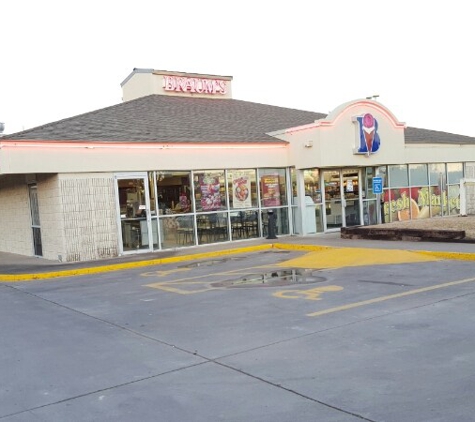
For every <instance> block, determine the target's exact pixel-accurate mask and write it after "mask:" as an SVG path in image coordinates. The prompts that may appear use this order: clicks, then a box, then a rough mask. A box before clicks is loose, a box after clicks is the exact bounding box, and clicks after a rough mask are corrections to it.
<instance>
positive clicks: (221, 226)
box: [197, 214, 228, 244]
mask: <svg viewBox="0 0 475 422" xmlns="http://www.w3.org/2000/svg"><path fill="white" fill-rule="evenodd" d="M197 221H198V236H199V238H198V240H199V243H200V244H203V243H214V242H221V241H225V240H228V224H227V221H226V218H225V216H222V215H220V214H206V215H201V216H199V217H198V220H197Z"/></svg>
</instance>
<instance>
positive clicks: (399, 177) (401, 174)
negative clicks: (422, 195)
mask: <svg viewBox="0 0 475 422" xmlns="http://www.w3.org/2000/svg"><path fill="white" fill-rule="evenodd" d="M388 171H389V186H390V187H391V188H396V187H407V186H409V180H408V178H407V166H406V165H405V164H403V165H400V166H388Z"/></svg>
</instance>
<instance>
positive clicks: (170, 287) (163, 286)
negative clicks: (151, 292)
mask: <svg viewBox="0 0 475 422" xmlns="http://www.w3.org/2000/svg"><path fill="white" fill-rule="evenodd" d="M174 286H178V287H174ZM179 286H183V287H186V286H192V287H194V286H203V288H198V289H194V290H193V289H192V290H190V289H188V290H186V289H184V288H182V289H180V288H179ZM147 287H151V288H153V289H159V290H163V291H165V292H169V293H176V294H179V295H193V294H196V293H204V292H208V291H210V290H220V289H222V287H212V286H211V283H210V282H206V281H190V282H184V281H183V282H178V283H175V282H173V283H167V282H161V283H153V284H147Z"/></svg>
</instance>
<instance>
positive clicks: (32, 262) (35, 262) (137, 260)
mask: <svg viewBox="0 0 475 422" xmlns="http://www.w3.org/2000/svg"><path fill="white" fill-rule="evenodd" d="M271 248H277V249H288V250H302V251H308V252H311V251H317V250H322V249H326V248H369V249H375V250H378V249H380V250H387V249H393V250H409V251H426V252H430V253H431V254H434V255H436V256H437V257H439V258H441V259H444V258H445V259H463V260H473V261H475V244H470V243H458V242H454V243H449V242H442V243H440V242H408V241H390V240H388V241H385V240H365V239H342V238H341V235H340V232H334V233H326V234H318V235H312V236H286V237H285V236H282V237H279V238H278V239H272V240H270V239H265V238H263V239H253V240H249V241H241V242H233V243H229V242H226V243H221V244H213V245H205V246H197V247H193V248H181V249H176V250H166V251H160V252H148V253H141V254H133V255H123V256H119V257H116V258H112V259H104V260H97V261H87V262H76V263H64V262H57V261H50V260H46V259H43V258H37V257H26V256H22V255H16V254H11V253H5V252H0V282H1V281H25V280H32V279H40V278H42V279H45V278H54V277H62V276H73V275H81V274H92V273H100V272H107V271H116V270H122V269H128V268H138V267H145V266H149V265H160V264H166V263H173V262H179V261H188V260H203V259H208V258H212V257H216V256H223V255H230V254H237V253H247V252H258V251H262V250H267V249H271Z"/></svg>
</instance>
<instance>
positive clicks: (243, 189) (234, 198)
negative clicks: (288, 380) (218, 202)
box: [228, 170, 257, 209]
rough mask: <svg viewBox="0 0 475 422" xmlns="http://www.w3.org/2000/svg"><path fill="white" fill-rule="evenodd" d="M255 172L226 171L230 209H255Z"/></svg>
mask: <svg viewBox="0 0 475 422" xmlns="http://www.w3.org/2000/svg"><path fill="white" fill-rule="evenodd" d="M256 180H257V177H256V171H255V170H228V192H229V206H230V208H232V209H244V208H252V207H257V183H256Z"/></svg>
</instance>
